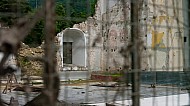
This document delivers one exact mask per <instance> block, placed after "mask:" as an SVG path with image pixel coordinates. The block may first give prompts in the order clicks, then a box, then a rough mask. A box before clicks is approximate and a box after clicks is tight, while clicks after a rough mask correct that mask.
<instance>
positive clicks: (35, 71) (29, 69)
mask: <svg viewBox="0 0 190 106" xmlns="http://www.w3.org/2000/svg"><path fill="white" fill-rule="evenodd" d="M43 55H44V50H43V48H42V47H41V46H39V47H36V48H33V47H29V46H28V45H26V44H24V43H22V44H21V48H20V49H19V51H18V64H19V66H20V67H21V69H22V74H23V75H28V76H31V75H38V76H39V75H42V73H43V63H42V62H40V61H34V60H30V59H29V58H28V57H31V58H42V56H43Z"/></svg>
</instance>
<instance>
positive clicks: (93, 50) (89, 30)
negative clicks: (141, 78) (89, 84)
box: [58, 0, 189, 71]
mask: <svg viewBox="0 0 190 106" xmlns="http://www.w3.org/2000/svg"><path fill="white" fill-rule="evenodd" d="M124 1H125V4H123V3H122V1H121V0H98V2H97V5H96V13H95V15H94V16H93V17H89V18H88V19H87V20H86V21H85V22H83V23H80V24H76V25H74V26H73V28H67V29H65V30H63V31H62V32H60V33H59V34H58V37H59V41H60V45H61V46H60V53H61V59H62V64H61V66H62V67H63V66H64V64H72V65H74V66H81V67H85V68H86V69H88V70H91V71H106V70H107V71H109V70H110V71H111V70H121V69H123V66H124V64H128V65H129V67H130V59H129V60H128V63H124V59H126V58H124V57H123V54H122V53H121V49H122V48H123V47H125V46H126V45H130V40H131V39H130V36H131V35H130V30H131V23H130V16H131V14H130V9H131V7H130V2H129V0H124ZM187 2H188V0H143V5H142V6H141V9H140V10H141V11H140V19H139V22H138V23H139V25H140V35H139V36H140V37H141V39H142V41H143V50H142V57H141V58H142V59H141V60H142V61H141V70H144V71H151V70H153V71H165V70H167V71H182V70H184V69H186V68H187V67H188V64H189V62H188V61H189V56H188V54H189V52H188V50H186V49H184V48H185V47H187V46H188V39H189V38H188V36H187V35H188V31H187V26H188V11H185V10H188V5H187V4H188V3H187ZM123 7H125V8H123ZM129 52H130V51H126V52H125V53H126V54H128V53H129Z"/></svg>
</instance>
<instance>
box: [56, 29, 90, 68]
mask: <svg viewBox="0 0 190 106" xmlns="http://www.w3.org/2000/svg"><path fill="white" fill-rule="evenodd" d="M58 36H59V40H60V45H61V46H60V47H61V48H60V52H61V58H62V66H63V64H64V62H65V60H64V59H65V58H66V57H65V55H64V53H65V52H66V53H69V56H70V57H71V60H70V61H69V64H72V65H74V66H82V67H87V34H85V33H84V32H83V31H82V30H80V29H78V28H67V29H65V30H64V31H62V32H61V33H59V34H58ZM66 44H67V45H68V44H69V45H70V46H69V49H68V48H67V49H65V48H66V47H67V46H65V45H66ZM65 64H67V63H65Z"/></svg>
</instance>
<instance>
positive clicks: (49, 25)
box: [44, 0, 60, 106]
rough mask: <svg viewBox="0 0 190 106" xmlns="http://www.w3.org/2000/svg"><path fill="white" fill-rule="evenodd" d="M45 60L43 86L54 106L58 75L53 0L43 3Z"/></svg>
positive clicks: (57, 88)
mask: <svg viewBox="0 0 190 106" xmlns="http://www.w3.org/2000/svg"><path fill="white" fill-rule="evenodd" d="M45 16H46V17H45V32H46V38H45V57H46V58H47V61H46V62H45V70H44V86H45V88H46V90H47V92H48V94H46V95H47V97H48V100H50V106H55V105H56V101H57V97H58V94H59V82H60V81H59V76H58V74H57V73H56V58H55V51H56V50H55V49H56V47H55V44H54V38H55V0H46V4H45Z"/></svg>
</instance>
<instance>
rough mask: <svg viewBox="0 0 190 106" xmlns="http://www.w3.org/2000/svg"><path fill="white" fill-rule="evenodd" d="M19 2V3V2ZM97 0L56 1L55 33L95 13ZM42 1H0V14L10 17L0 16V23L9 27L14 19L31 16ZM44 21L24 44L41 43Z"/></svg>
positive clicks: (38, 24)
mask: <svg viewBox="0 0 190 106" xmlns="http://www.w3.org/2000/svg"><path fill="white" fill-rule="evenodd" d="M19 1H20V2H19ZM96 2H97V0H56V8H55V11H56V16H57V17H56V33H59V32H60V31H62V30H63V29H65V28H68V27H72V26H73V25H74V24H77V23H80V22H83V21H85V20H86V19H87V17H89V16H93V14H94V13H95V4H96ZM42 3H43V0H1V1H0V12H4V14H10V15H3V14H1V15H0V22H4V23H5V24H6V25H8V26H11V25H12V24H13V23H15V19H17V18H18V17H22V16H24V15H26V14H27V13H30V14H33V13H34V12H35V11H36V10H37V8H36V7H39V6H42ZM43 30H44V20H41V21H40V22H38V23H37V24H36V26H35V27H34V28H33V29H32V31H31V33H30V34H29V35H28V36H27V37H26V39H25V40H24V43H26V44H28V45H29V46H32V47H35V46H38V45H40V44H41V43H42V41H43V39H44V31H43Z"/></svg>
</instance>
